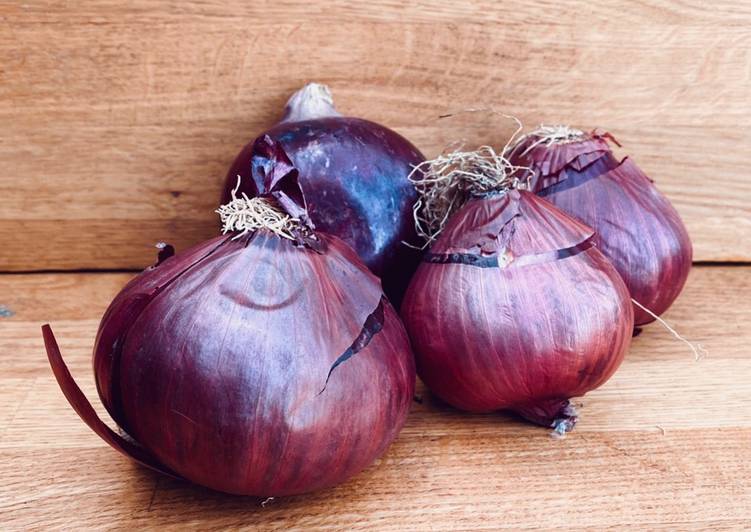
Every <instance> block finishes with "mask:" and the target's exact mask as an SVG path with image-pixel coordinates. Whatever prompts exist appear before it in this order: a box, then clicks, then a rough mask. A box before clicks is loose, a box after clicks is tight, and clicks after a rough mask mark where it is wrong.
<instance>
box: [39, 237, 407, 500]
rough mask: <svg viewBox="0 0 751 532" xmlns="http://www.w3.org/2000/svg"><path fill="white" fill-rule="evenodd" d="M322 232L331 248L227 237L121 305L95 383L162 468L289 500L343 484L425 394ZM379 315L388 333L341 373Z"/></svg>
mask: <svg viewBox="0 0 751 532" xmlns="http://www.w3.org/2000/svg"><path fill="white" fill-rule="evenodd" d="M318 237H319V238H320V239H321V241H322V243H323V245H324V246H325V248H326V251H325V253H323V254H318V253H316V252H314V251H312V250H301V249H298V248H296V247H295V245H294V243H292V242H291V241H289V240H285V239H281V238H279V237H277V236H275V235H272V234H271V233H269V232H267V231H264V230H260V231H258V232H257V233H255V234H253V235H250V236H247V237H243V238H241V239H238V240H232V238H231V237H229V236H227V237H219V238H216V239H214V240H212V241H209V242H206V243H203V244H200V245H199V246H196V247H195V248H193V249H190V250H188V251H186V252H184V253H182V254H179V255H176V256H174V257H172V258H170V259H168V260H166V261H165V262H164V263H163V264H161V265H159V266H157V267H156V268H154V269H151V270H147V271H146V272H144V273H143V274H141V275H140V276H138V277H136V278H135V279H134V280H133V281H131V282H130V283H129V284H128V285H127V286H126V287H125V288H124V289H123V291H122V292H121V293H120V294H119V295H118V296H117V297H116V298H115V300H114V301H113V303H112V305H111V306H110V308H109V309H108V310H107V313H106V314H105V317H104V319H103V320H102V323H101V325H100V329H99V334H98V340H97V344H96V347H95V355H94V367H95V370H96V380H97V388H98V390H99V392H100V397H101V398H102V401H103V403H104V404H105V406H106V407H107V410H108V411H109V412H110V413H111V414H112V417H113V418H114V419H115V420H116V421H117V423H118V425H120V426H121V427H122V428H123V429H124V430H125V431H126V432H127V433H128V434H129V435H130V436H131V437H132V438H133V439H134V440H135V441H136V442H137V443H138V444H139V445H140V446H142V447H143V449H145V451H146V452H147V453H148V454H149V455H151V456H153V458H154V461H155V462H157V463H158V464H159V465H158V466H157V467H155V468H156V469H164V470H166V472H168V473H172V472H174V473H175V474H177V475H180V476H182V477H184V478H186V479H188V480H190V481H192V482H195V483H197V484H201V485H203V486H207V487H210V488H213V489H216V490H219V491H224V492H228V493H235V494H243V495H255V496H282V495H292V494H298V493H304V492H308V491H312V490H317V489H321V488H325V487H328V486H333V485H335V484H338V483H341V482H343V481H345V480H346V479H348V478H350V477H351V476H353V475H355V474H357V473H358V472H359V471H361V470H362V469H364V468H365V467H367V466H368V465H370V464H371V463H372V462H373V461H374V460H375V459H376V458H377V457H378V456H379V455H381V454H382V453H383V452H384V451H385V449H386V448H387V447H388V445H389V444H390V443H391V442H392V441H393V439H394V438H395V437H396V436H397V434H398V432H399V430H400V429H401V427H402V425H403V424H404V422H405V420H406V417H407V413H408V411H409V408H410V404H411V401H412V397H413V394H414V381H415V369H414V360H413V356H412V353H411V349H410V345H409V339H408V338H407V335H406V332H405V331H404V328H403V326H402V324H401V322H400V320H399V318H398V316H397V314H396V312H395V311H394V310H393V308H392V307H391V305H390V304H389V302H388V301H387V300H386V299H385V298H383V297H382V296H381V291H380V286H379V283H378V280H377V278H375V277H374V276H373V275H372V274H371V273H370V272H369V271H368V270H367V268H366V267H365V266H364V265H363V264H362V263H360V262H359V259H357V256H356V255H355V253H354V252H353V251H352V250H351V249H350V248H349V247H348V246H347V245H346V244H344V243H343V242H341V241H340V240H338V239H336V238H335V237H331V236H329V235H323V234H320V233H319V234H318ZM379 305H382V307H379ZM379 308H381V309H382V323H381V324H380V325H379V327H380V329H379V330H378V331H377V332H376V333H375V334H372V336H371V337H370V338H369V341H368V342H367V344H366V345H365V346H364V347H362V346H361V347H362V349H361V350H360V351H358V352H357V353H356V354H354V355H353V356H351V357H350V358H349V359H348V360H346V361H344V362H342V363H341V364H339V365H337V366H336V367H335V368H334V369H333V371H332V367H333V366H334V364H335V362H336V361H337V358H338V357H339V356H340V355H341V354H342V353H345V352H346V351H347V349H348V347H350V345H351V344H352V342H353V341H355V340H356V339H357V338H358V335H359V334H361V331H362V329H363V324H364V323H365V322H366V320H367V319H368V317H369V315H371V314H372V313H374V311H377V309H379ZM53 367H54V365H53ZM329 372H331V375H330V377H329ZM61 385H63V383H61ZM66 395H67V394H66ZM87 423H89V421H88V420H87ZM119 450H121V451H122V449H119ZM135 458H138V459H139V461H141V462H144V463H146V464H147V465H151V463H150V461H149V460H144V459H141V458H140V457H135ZM159 466H163V467H159Z"/></svg>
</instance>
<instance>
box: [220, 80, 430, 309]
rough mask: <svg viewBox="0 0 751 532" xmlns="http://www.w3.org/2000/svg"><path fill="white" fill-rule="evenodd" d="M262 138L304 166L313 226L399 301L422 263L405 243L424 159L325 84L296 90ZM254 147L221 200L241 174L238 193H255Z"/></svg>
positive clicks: (411, 236)
mask: <svg viewBox="0 0 751 532" xmlns="http://www.w3.org/2000/svg"><path fill="white" fill-rule="evenodd" d="M263 135H268V136H270V137H271V138H272V139H274V140H275V141H277V142H279V143H280V144H281V145H282V146H283V147H284V149H285V151H286V152H287V154H288V155H289V157H290V158H291V159H292V162H293V163H294V165H295V166H296V167H297V169H298V170H299V172H300V177H299V180H300V185H301V187H302V189H303V192H304V193H305V196H306V199H307V201H308V210H309V213H310V217H311V220H312V221H313V223H314V224H315V227H316V229H317V230H319V231H323V232H326V233H329V234H332V235H335V236H338V237H339V238H341V239H342V240H344V241H345V242H346V243H348V244H349V245H350V246H352V248H353V249H354V250H355V251H356V252H357V253H358V255H359V256H360V258H361V259H362V260H363V262H364V263H365V264H366V265H367V266H368V267H369V268H370V269H371V270H372V271H373V272H374V273H375V274H376V275H378V276H379V277H381V279H382V280H383V286H384V291H385V292H386V295H388V296H389V298H390V299H391V300H392V302H393V303H394V304H395V305H396V306H398V304H399V302H400V301H401V298H402V296H403V292H404V290H405V289H406V286H407V283H408V282H409V279H410V277H411V275H412V273H413V272H414V270H415V268H416V267H417V264H418V262H419V253H418V252H417V251H416V250H414V249H411V248H409V247H407V246H405V245H403V244H402V241H407V242H411V243H413V244H414V243H415V241H416V236H415V230H414V224H413V219H412V205H413V204H414V202H415V199H416V194H415V190H414V188H413V186H412V185H411V183H410V182H409V180H408V179H407V176H408V175H409V174H410V172H411V171H412V169H413V166H414V165H417V164H419V163H421V162H422V161H424V160H425V158H424V156H423V155H422V154H421V153H420V151H419V150H418V149H417V148H416V147H415V146H413V145H412V144H411V143H410V142H409V141H408V140H406V139H405V138H404V137H402V136H401V135H399V134H397V133H396V132H394V131H392V130H390V129H388V128H386V127H384V126H382V125H380V124H377V123H375V122H371V121H369V120H364V119H361V118H354V117H344V116H341V115H340V114H339V113H338V112H337V111H336V110H335V109H334V107H333V103H332V101H331V94H330V93H329V92H328V88H326V87H325V86H322V85H319V84H309V85H307V86H306V87H304V88H303V89H301V90H300V91H298V92H297V93H296V94H295V95H293V97H292V98H291V99H290V101H289V103H288V105H287V108H286V110H285V117H284V119H283V120H282V121H281V122H280V123H279V124H277V125H276V126H274V127H272V128H271V129H269V130H268V131H266V132H264V133H263V134H262V135H261V136H263ZM253 146H254V143H253V142H251V143H249V144H248V145H247V146H245V147H244V148H243V150H242V151H241V152H240V154H239V155H238V156H237V158H236V159H235V161H234V163H233V164H232V167H231V168H230V169H229V172H228V173H227V182H226V185H225V189H224V197H223V201H222V202H223V203H226V202H227V200H228V199H229V194H230V191H231V190H232V189H233V188H234V187H235V186H236V184H237V176H238V175H239V176H241V177H242V178H243V179H242V181H241V182H242V185H241V188H240V192H244V193H246V194H248V195H249V196H254V195H255V194H256V193H257V191H256V190H255V187H254V186H253V181H252V180H251V179H248V177H249V176H250V174H251V166H252V165H253V164H254V159H255V158H257V153H256V152H255V150H254V147H253Z"/></svg>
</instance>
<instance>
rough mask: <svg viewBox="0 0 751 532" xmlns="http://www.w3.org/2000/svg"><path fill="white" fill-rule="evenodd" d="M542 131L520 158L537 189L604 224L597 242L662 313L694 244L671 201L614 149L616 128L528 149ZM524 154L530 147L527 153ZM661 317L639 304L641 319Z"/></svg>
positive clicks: (635, 293)
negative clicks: (613, 142) (614, 153)
mask: <svg viewBox="0 0 751 532" xmlns="http://www.w3.org/2000/svg"><path fill="white" fill-rule="evenodd" d="M534 139H535V138H534V137H530V138H528V139H527V140H526V141H525V142H523V143H522V144H520V145H519V146H517V147H516V148H515V150H514V154H515V155H514V156H512V162H513V163H514V164H517V165H521V166H527V167H530V168H531V171H532V180H531V187H532V188H531V189H532V191H533V192H535V193H537V194H539V195H541V196H542V197H544V198H545V199H546V200H548V201H550V202H551V203H553V204H554V205H555V206H556V207H558V208H560V209H562V210H563V211H565V212H567V213H568V214H570V215H571V216H573V217H575V218H576V219H578V220H581V221H582V222H584V223H585V224H587V225H589V226H590V227H592V228H593V229H595V231H596V232H597V237H596V238H597V245H598V247H599V248H600V249H601V250H602V252H603V253H604V254H605V256H606V257H608V259H610V261H611V262H612V263H613V265H614V266H615V268H616V269H617V270H618V272H619V273H620V274H621V276H622V277H623V279H624V281H625V282H626V286H627V287H628V289H629V292H630V294H631V297H633V298H634V299H635V300H636V301H638V302H639V303H640V304H641V305H643V306H645V307H646V308H648V309H650V310H651V311H652V312H653V313H655V314H656V315H658V316H659V315H661V314H663V313H664V312H665V311H666V310H667V309H668V308H669V307H670V305H671V304H672V303H673V301H675V299H676V298H677V297H678V295H679V294H680V293H681V291H682V290H683V286H684V285H685V283H686V279H687V278H688V274H689V271H690V269H691V261H692V254H693V252H692V245H691V239H690V238H689V235H688V232H687V230H686V227H685V225H684V224H683V221H682V220H681V218H680V216H679V215H678V212H677V211H676V210H675V208H674V207H673V206H672V205H671V203H670V201H669V200H668V199H667V198H666V197H665V196H664V195H663V194H661V193H660V192H659V191H658V190H657V187H655V186H654V184H653V182H652V180H651V179H649V178H648V177H647V176H646V175H645V174H644V172H642V171H641V170H640V169H639V167H638V166H636V164H634V162H633V161H632V160H631V159H630V158H625V159H624V160H623V161H620V162H619V161H618V160H617V159H616V158H615V157H614V156H613V154H612V151H611V149H610V146H609V145H608V139H611V140H614V139H613V138H612V137H611V136H610V135H609V134H608V133H598V132H596V131H595V132H592V133H588V134H585V139H584V140H581V141H574V142H569V143H565V144H553V145H550V146H545V145H542V144H541V145H538V146H536V147H534V148H532V149H530V150H529V151H528V152H527V153H526V154H524V152H525V151H527V149H528V147H529V146H530V143H531V142H534ZM521 154H524V155H521ZM654 319H655V318H654V317H653V316H651V315H650V314H648V313H647V312H645V311H644V310H642V309H641V308H639V307H636V306H635V307H634V323H635V325H637V326H639V325H646V324H648V323H651V322H652V321H654Z"/></svg>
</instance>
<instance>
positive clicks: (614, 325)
mask: <svg viewBox="0 0 751 532" xmlns="http://www.w3.org/2000/svg"><path fill="white" fill-rule="evenodd" d="M401 314H402V318H403V320H404V324H405V325H406V327H407V331H408V332H409V335H410V339H411V340H412V346H413V348H414V350H415V355H416V359H417V371H418V374H419V376H420V378H421V379H422V380H423V381H424V382H425V384H427V385H428V387H429V388H430V389H431V390H432V391H433V392H434V393H435V394H436V395H438V396H439V397H440V398H441V399H443V400H444V401H446V402H448V403H449V404H451V405H453V406H455V407H457V408H460V409H462V410H468V411H472V412H488V411H493V410H501V409H506V410H512V411H515V412H517V413H519V414H520V415H522V416H523V417H525V418H527V419H528V420H530V421H533V422H535V423H538V424H541V425H545V426H553V427H555V428H556V430H558V431H560V432H563V431H566V430H570V429H571V428H572V427H573V423H574V422H575V417H574V413H573V411H572V409H571V408H570V406H569V399H570V398H571V397H576V396H581V395H583V394H585V393H586V392H588V391H590V390H593V389H594V388H597V387H598V386H600V385H601V384H603V383H604V382H605V381H606V380H607V379H608V378H609V377H610V376H611V375H612V374H613V372H614V371H615V370H616V369H617V368H618V366H619V364H620V363H621V360H622V359H623V356H624V354H625V352H626V349H627V348H628V346H629V344H630V339H631V331H632V328H633V311H632V307H631V302H630V300H629V296H628V291H627V289H626V287H625V285H624V284H623V281H622V280H621V278H620V276H619V275H618V273H617V272H616V271H615V269H614V268H613V266H612V265H611V264H610V262H609V261H608V260H607V259H606V258H605V257H604V255H603V254H602V253H601V252H600V251H599V250H598V249H597V247H595V246H594V237H593V231H592V230H591V229H589V228H588V227H586V226H584V225H583V224H581V223H578V222H576V221H575V220H573V219H572V218H571V217H569V216H567V215H566V214H564V213H563V212H561V211H560V210H558V209H556V208H555V207H553V206H552V205H551V204H549V203H548V202H547V201H545V200H542V199H540V198H538V197H536V196H535V195H533V194H531V193H529V192H524V191H516V190H511V191H507V192H505V193H500V194H499V193H496V194H495V195H490V196H485V197H481V198H475V199H472V200H470V201H469V202H468V203H466V204H465V205H464V207H462V208H461V209H460V210H459V211H457V212H456V213H455V214H454V215H453V216H452V217H451V218H450V219H449V221H448V224H447V226H446V227H445V229H444V230H443V232H442V233H441V234H440V236H439V237H438V240H437V241H436V242H435V243H434V244H433V246H432V247H431V248H430V250H429V252H428V253H426V254H425V255H424V256H423V262H422V263H421V264H420V266H419V268H418V270H417V272H416V273H415V275H414V277H413V279H412V282H411V283H410V286H409V289H408V290H407V293H406V295H405V298H404V303H403V304H402V310H401Z"/></svg>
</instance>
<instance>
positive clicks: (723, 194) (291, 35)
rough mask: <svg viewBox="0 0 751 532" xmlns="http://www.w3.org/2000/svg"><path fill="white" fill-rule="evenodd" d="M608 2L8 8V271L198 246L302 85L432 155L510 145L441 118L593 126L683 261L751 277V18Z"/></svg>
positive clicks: (502, 127)
mask: <svg viewBox="0 0 751 532" xmlns="http://www.w3.org/2000/svg"><path fill="white" fill-rule="evenodd" d="M739 4H740V5H739ZM616 5H618V6H621V4H620V3H618V2H615V1H614V0H611V1H609V2H604V3H599V2H598V3H596V5H592V4H591V3H589V2H584V1H583V0H572V1H570V2H569V3H568V4H567V5H566V6H565V8H562V9H560V10H559V9H554V8H553V7H551V5H550V4H549V3H548V2H545V1H543V0H537V1H536V2H522V1H521V0H515V1H514V2H511V3H503V4H498V3H496V2H489V1H481V2H466V3H465V2H460V3H456V2H445V1H440V2H428V3H426V5H424V6H422V5H421V6H412V7H409V8H405V9H397V8H396V4H395V3H390V2H382V3H381V2H377V3H370V4H369V3H353V2H346V1H344V0H339V1H338V2H337V3H336V4H334V5H333V6H332V7H331V8H330V9H327V10H324V9H321V10H316V9H313V10H311V9H310V7H309V5H308V3H297V2H290V3H282V4H276V3H247V2H242V3H240V2H214V1H208V2H204V1H201V2H198V1H191V2H185V3H180V7H179V8H178V7H177V4H174V5H173V4H171V3H169V2H166V3H164V4H162V5H161V6H160V7H153V4H151V3H148V4H147V3H144V2H135V3H128V6H122V5H120V3H116V2H104V1H99V2H91V3H87V5H86V6H85V7H79V6H74V4H60V3H54V2H52V3H39V4H35V5H33V6H26V5H25V4H21V3H15V2H11V3H6V4H4V5H2V6H0V17H2V18H0V23H2V24H3V28H4V29H5V30H6V31H3V32H0V64H1V65H3V66H2V72H0V76H1V79H2V83H0V122H2V124H3V142H2V143H0V242H3V251H2V253H0V271H2V270H13V271H23V270H40V269H41V270H44V269H79V268H139V267H143V266H144V265H146V264H148V263H149V262H151V260H152V256H153V253H152V251H151V249H150V246H152V245H153V243H154V242H157V241H160V240H167V241H171V242H174V243H176V244H177V245H178V246H179V247H184V246H186V245H188V244H190V243H194V242H196V241H199V240H202V239H205V238H206V237H208V236H210V235H211V234H213V233H214V231H215V228H216V215H215V214H213V210H214V208H215V207H216V202H217V201H218V200H217V198H218V196H219V190H220V187H221V183H222V181H223V178H224V173H225V171H226V168H227V167H228V166H229V164H230V162H231V161H232V159H233V157H234V155H235V154H236V152H237V151H238V150H239V148H240V147H241V146H242V144H244V143H245V142H246V141H248V140H250V139H251V138H252V137H253V136H254V135H255V134H257V133H259V132H260V131H262V130H263V128H265V127H268V126H269V125H271V124H272V123H273V122H274V121H275V120H276V119H277V117H278V115H279V111H280V109H281V107H282V105H283V103H284V101H285V99H286V97H287V96H288V95H289V94H290V93H291V91H293V90H294V89H295V88H297V87H298V86H299V85H301V84H302V83H304V82H305V81H308V80H312V79H316V80H320V81H324V82H327V83H329V84H331V86H332V88H333V90H334V93H335V96H336V99H337V101H338V104H339V107H340V108H341V109H342V110H343V111H344V112H346V113H348V114H352V115H360V116H365V117H368V118H371V119H374V120H377V121H380V122H382V123H385V124H387V125H389V126H391V127H394V128H395V129H396V130H398V131H399V132H401V133H403V134H405V135H406V136H408V137H409V138H410V139H412V140H413V141H414V142H415V143H416V144H417V145H418V147H420V148H421V149H423V150H424V151H425V153H426V154H428V155H435V154H436V153H437V152H438V151H440V150H441V149H442V147H443V146H445V144H446V143H448V142H450V141H453V140H456V139H460V138H466V139H467V141H468V142H469V143H470V144H472V143H476V142H489V143H494V144H498V143H499V142H501V139H503V138H504V137H505V136H507V135H508V134H509V133H510V132H511V129H512V128H511V125H510V124H509V123H508V122H503V121H500V122H499V120H498V118H497V117H495V116H492V115H491V116H487V115H486V116H483V115H482V114H480V113H476V114H472V115H466V116H462V117H457V118H452V119H446V120H437V117H438V116H439V115H440V114H443V113H446V112H451V111H456V110H461V109H465V108H469V107H478V106H479V107H482V106H489V105H492V106H493V107H494V108H497V109H501V110H504V111H507V112H510V113H513V114H516V115H518V116H519V117H520V118H521V119H522V120H524V122H525V123H527V124H529V125H535V124H537V123H539V122H543V121H546V122H550V121H553V122H569V123H573V124H576V125H579V126H581V127H592V126H603V127H606V128H608V129H610V130H612V131H613V132H614V133H615V134H616V135H617V136H618V137H619V138H620V139H621V140H622V141H623V142H624V144H625V146H626V147H627V148H628V152H630V153H631V154H633V155H634V157H635V159H636V160H637V162H638V163H639V164H641V165H642V166H643V167H644V169H645V170H646V171H647V172H648V173H649V174H650V175H652V176H653V177H654V178H655V179H656V180H657V182H658V184H659V186H660V187H661V188H662V189H663V190H664V191H665V192H666V193H667V194H668V196H669V197H670V198H671V199H672V200H673V201H674V203H675V205H676V207H677V208H678V210H679V212H680V213H681V215H682V216H683V217H684V219H685V221H686V224H687V226H688V228H689V231H690V233H691V235H692V237H693V240H694V244H695V257H696V259H697V260H702V261H714V260H721V261H744V260H749V259H751V238H748V236H749V234H751V207H749V206H748V202H746V201H744V198H746V197H748V196H749V194H751V181H749V180H748V179H747V176H746V154H747V153H748V151H749V147H751V144H749V142H750V141H749V138H751V125H749V124H751V108H750V107H749V106H748V105H747V99H748V85H749V80H750V79H751V46H749V44H751V31H750V30H749V29H748V28H749V24H748V23H749V22H751V10H749V8H748V6H746V5H745V4H743V3H734V2H726V1H722V2H719V3H714V4H713V5H712V7H711V8H709V7H703V4H701V3H699V2H695V1H681V2H678V1H670V0H661V1H660V2H655V3H651V4H650V5H646V4H645V3H633V2H632V3H629V4H628V7H626V8H625V9H624V8H622V7H618V8H616ZM280 6H281V7H280ZM556 6H558V4H556ZM616 9H617V12H618V15H619V16H618V17H613V16H612V13H613V12H614V11H615V10H616ZM186 36H200V38H190V39H187V38H186ZM30 242H41V243H43V244H37V245H31V244H30Z"/></svg>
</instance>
